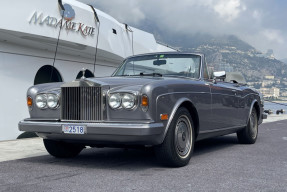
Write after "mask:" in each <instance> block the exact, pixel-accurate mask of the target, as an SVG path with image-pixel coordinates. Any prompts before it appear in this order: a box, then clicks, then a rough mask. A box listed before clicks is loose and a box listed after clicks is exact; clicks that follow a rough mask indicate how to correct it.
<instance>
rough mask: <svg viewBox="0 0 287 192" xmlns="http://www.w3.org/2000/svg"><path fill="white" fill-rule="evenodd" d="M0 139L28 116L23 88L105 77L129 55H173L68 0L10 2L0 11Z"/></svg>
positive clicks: (139, 33)
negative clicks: (78, 78) (81, 73)
mask: <svg viewBox="0 0 287 192" xmlns="http://www.w3.org/2000/svg"><path fill="white" fill-rule="evenodd" d="M0 10H1V11H0V18H1V22H0V81H1V82H2V85H1V87H0V88H1V94H0V100H1V101H2V104H1V107H0V121H1V126H0V141H1V140H10V139H16V138H17V136H18V135H19V134H20V132H19V131H18V121H19V120H21V119H23V118H25V117H27V116H28V111H27V107H26V100H25V99H26V90H27V89H28V87H30V86H32V85H34V84H39V83H48V82H60V81H71V80H74V79H76V78H77V76H78V75H79V73H80V71H81V70H82V68H85V69H86V70H87V71H86V73H85V74H86V76H87V77H92V76H97V77H100V76H109V75H111V73H112V72H113V71H114V70H115V68H116V67H118V65H119V64H120V63H121V61H122V60H123V59H124V58H125V57H127V56H130V55H133V54H140V53H148V52H157V51H175V50H174V49H172V48H170V47H167V46H164V45H161V44H159V43H157V42H156V40H155V38H154V36H153V34H150V33H147V32H144V31H141V30H139V29H136V28H133V27H131V26H128V25H126V24H123V23H120V22H118V21H117V20H116V19H114V18H113V17H111V16H110V15H108V14H106V13H104V12H102V11H100V10H98V9H96V8H94V7H92V6H89V5H86V4H83V3H80V2H78V1H74V0H63V1H61V0H49V1H46V0H26V1H20V0H10V1H3V2H2V3H1V7H0Z"/></svg>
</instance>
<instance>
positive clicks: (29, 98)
mask: <svg viewBox="0 0 287 192" xmlns="http://www.w3.org/2000/svg"><path fill="white" fill-rule="evenodd" d="M27 105H28V107H32V105H33V99H32V98H31V97H30V96H29V97H27Z"/></svg>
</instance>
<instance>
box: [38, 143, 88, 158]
mask: <svg viewBox="0 0 287 192" xmlns="http://www.w3.org/2000/svg"><path fill="white" fill-rule="evenodd" d="M43 142H44V145H45V148H46V150H47V151H48V153H49V154H50V155H52V156H54V157H57V158H70V157H75V156H77V155H78V154H79V153H80V152H81V151H82V150H83V148H84V147H83V146H80V145H76V144H70V143H65V142H61V141H55V140H49V139H44V140H43Z"/></svg>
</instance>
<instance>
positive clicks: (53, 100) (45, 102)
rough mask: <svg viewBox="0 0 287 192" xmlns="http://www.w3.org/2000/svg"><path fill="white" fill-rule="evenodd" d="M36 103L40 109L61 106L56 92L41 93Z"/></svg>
mask: <svg viewBox="0 0 287 192" xmlns="http://www.w3.org/2000/svg"><path fill="white" fill-rule="evenodd" d="M36 105H37V107H38V108H40V109H46V108H50V109H56V108H58V107H59V96H58V95H56V94H39V95H37V96H36Z"/></svg>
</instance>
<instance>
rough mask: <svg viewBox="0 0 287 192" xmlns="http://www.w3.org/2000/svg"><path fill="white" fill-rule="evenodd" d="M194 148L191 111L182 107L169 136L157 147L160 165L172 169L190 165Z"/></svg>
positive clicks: (171, 126) (169, 131)
mask: <svg viewBox="0 0 287 192" xmlns="http://www.w3.org/2000/svg"><path fill="white" fill-rule="evenodd" d="M193 146H194V129H193V122H192V118H191V116H190V114H189V111H188V110H187V109H186V108H184V107H181V108H179V109H178V110H177V112H176V114H175V116H174V118H173V120H172V122H171V124H170V127H169V130H168V132H167V135H166V137H165V139H164V141H163V143H162V144H161V145H158V146H156V147H155V152H156V156H157V158H158V160H159V161H160V163H162V164H164V165H167V166H170V167H182V166H185V165H187V164H188V162H189V160H190V158H191V155H192V152H193Z"/></svg>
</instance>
